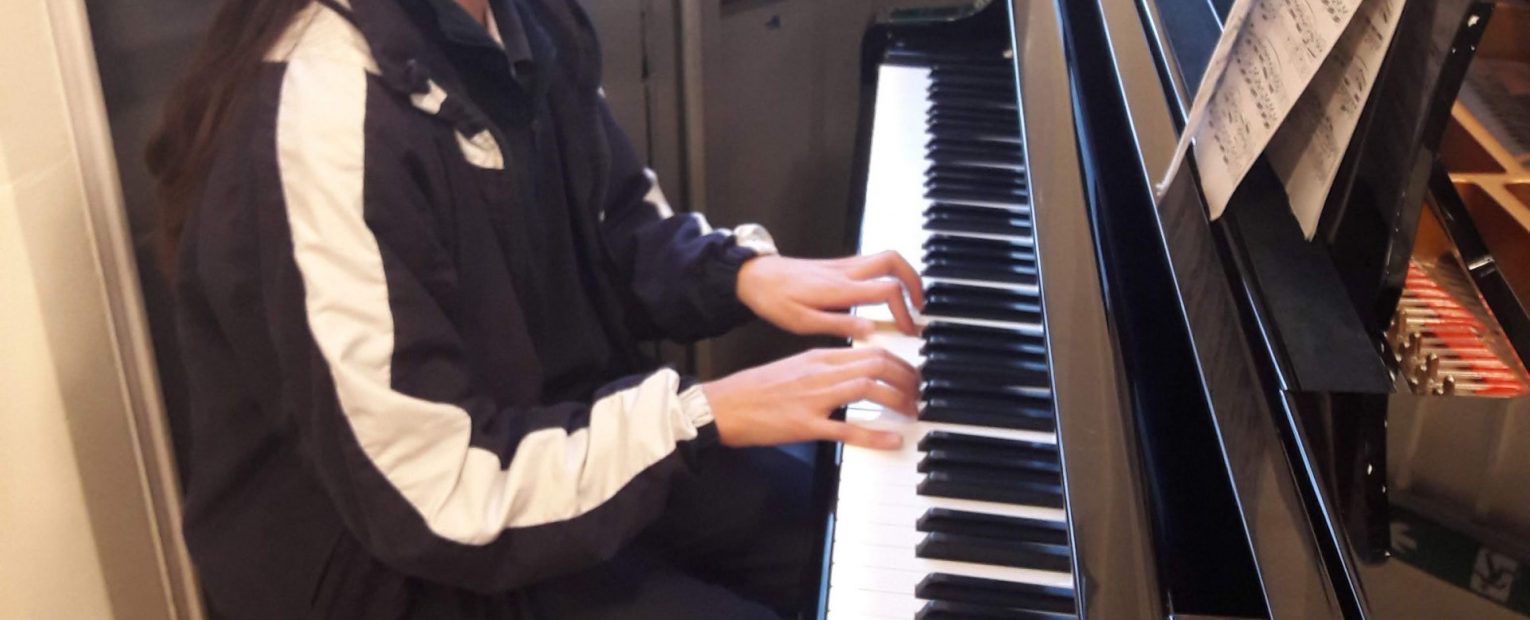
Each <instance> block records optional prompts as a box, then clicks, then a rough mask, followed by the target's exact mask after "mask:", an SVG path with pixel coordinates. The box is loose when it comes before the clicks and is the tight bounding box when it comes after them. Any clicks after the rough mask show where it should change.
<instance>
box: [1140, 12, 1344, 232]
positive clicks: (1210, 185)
mask: <svg viewBox="0 0 1530 620" xmlns="http://www.w3.org/2000/svg"><path fill="white" fill-rule="evenodd" d="M1359 5H1360V0H1249V1H1248V2H1243V1H1240V2H1238V3H1236V4H1235V5H1234V6H1233V11H1232V12H1230V13H1229V16H1228V22H1227V25H1228V27H1227V28H1226V29H1225V30H1224V31H1223V34H1222V40H1220V41H1218V43H1217V46H1218V49H1217V50H1216V52H1214V53H1213V58H1212V63H1211V64H1210V66H1208V69H1207V75H1206V76H1205V77H1206V78H1212V77H1213V76H1215V79H1214V80H1212V81H1211V82H1206V81H1205V79H1203V83H1202V85H1201V88H1200V91H1201V92H1200V93H1198V94H1197V96H1196V104H1195V105H1194V106H1192V108H1191V112H1190V120H1189V123H1187V129H1186V131H1185V136H1184V137H1182V141H1183V140H1185V139H1189V140H1193V147H1191V148H1194V149H1195V158H1196V163H1197V164H1198V165H1199V166H1200V172H1201V184H1202V185H1201V189H1202V191H1203V192H1204V193H1205V195H1206V201H1207V203H1208V204H1207V206H1208V208H1209V209H1210V210H1211V217H1212V219H1216V218H1218V217H1221V215H1222V212H1223V211H1224V210H1226V208H1227V201H1228V199H1229V198H1231V197H1232V193H1233V190H1235V189H1237V187H1238V184H1239V183H1241V182H1242V181H1243V177H1244V175H1246V174H1247V173H1248V170H1249V168H1250V167H1251V166H1253V163H1254V160H1255V159H1256V158H1257V157H1258V156H1259V154H1260V153H1261V152H1263V151H1264V148H1265V146H1266V145H1267V144H1269V142H1270V138H1271V137H1273V136H1274V135H1275V131H1276V130H1277V129H1278V128H1279V127H1280V125H1281V123H1282V122H1284V121H1285V119H1286V116H1287V115H1288V114H1289V113H1290V111H1291V108H1292V107H1293V106H1295V105H1296V102H1297V99H1298V98H1299V97H1300V95H1301V93H1302V91H1303V90H1305V89H1306V87H1307V84H1308V83H1309V82H1311V81H1312V78H1313V76H1314V75H1315V74H1316V73H1317V71H1318V68H1319V67H1320V66H1321V65H1322V62H1323V60H1324V59H1325V58H1327V57H1328V54H1329V52H1331V51H1332V50H1333V47H1334V44H1335V43H1336V42H1337V41H1338V40H1339V37H1340V36H1341V35H1342V34H1343V33H1344V30H1345V27H1346V26H1347V25H1348V24H1349V21H1350V19H1351V18H1352V17H1353V16H1354V14H1355V10H1356V9H1357V8H1358V7H1359ZM1229 39H1231V40H1229ZM1224 48H1225V52H1224ZM1217 53H1222V54H1223V55H1222V57H1220V58H1219V57H1218V56H1217V55H1216V54H1217ZM1208 85H1209V86H1210V89H1209V90H1208ZM1183 148H1185V147H1184V145H1183V144H1182V145H1181V149H1182V150H1183ZM1175 162H1176V163H1174V164H1171V166H1173V167H1171V169H1170V174H1173V171H1174V170H1176V169H1177V167H1178V165H1177V162H1178V156H1176V160H1175ZM1160 189H1161V188H1160Z"/></svg>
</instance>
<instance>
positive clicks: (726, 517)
mask: <svg viewBox="0 0 1530 620" xmlns="http://www.w3.org/2000/svg"><path fill="white" fill-rule="evenodd" d="M699 459H700V461H699V462H698V463H697V467H696V468H695V469H694V471H693V472H689V473H684V474H680V475H679V478H677V479H675V480H674V481H673V484H672V485H671V489H670V496H669V499H668V504H667V505H666V507H665V511H664V514H663V516H662V517H660V519H659V520H658V521H657V522H655V523H654V524H653V525H652V526H650V527H649V528H648V529H647V530H645V531H644V532H643V534H642V535H641V536H639V538H638V539H637V540H636V541H634V543H633V544H631V545H629V546H628V547H627V548H626V549H624V550H623V551H622V552H620V553H618V554H617V556H616V557H615V558H613V559H612V560H610V561H608V562H606V563H604V564H601V565H599V566H596V567H594V568H591V569H588V570H585V571H583V572H579V573H575V574H572V575H567V576H563V577H558V578H554V579H550V580H548V581H544V582H542V583H538V584H534V585H532V586H529V587H527V588H523V589H521V590H519V591H516V592H508V593H504V594H499V595H483V594H478V593H474V592H469V591H467V590H463V589H460V588H454V587H451V586H447V585H443V584H438V583H432V582H427V581H424V580H421V579H417V578H412V577H408V576H406V575H403V574H401V573H399V572H397V571H395V570H393V569H391V568H389V567H387V566H385V565H383V564H382V563H381V562H379V561H377V560H376V559H375V558H373V557H371V555H370V554H368V553H367V552H366V551H364V550H363V549H362V548H361V547H360V545H358V544H356V543H355V541H354V540H353V539H351V538H350V537H343V538H341V539H340V540H339V541H338V542H337V544H336V547H335V549H334V550H333V551H332V552H331V558H330V561H329V567H328V569H326V571H325V575H324V576H323V577H322V579H321V580H322V583H321V584H318V586H316V589H315V592H314V600H313V603H312V607H311V611H310V613H309V617H310V618H317V619H323V620H342V619H349V618H356V619H364V620H378V619H383V618H407V619H410V620H414V619H429V620H453V619H463V620H478V619H483V620H564V619H575V620H577V619H582V618H621V619H623V620H628V619H631V620H645V619H649V618H654V619H657V618H663V619H665V620H686V619H689V618H698V619H699V618H706V619H712V618H718V619H728V620H732V619H744V620H749V619H755V618H779V617H781V616H794V615H796V613H797V612H798V611H799V610H801V609H802V608H803V607H804V605H805V604H806V603H807V601H805V600H804V599H805V598H807V597H808V595H809V594H810V593H811V592H810V588H808V587H805V584H807V583H808V582H809V579H810V578H811V579H814V580H816V578H817V570H816V568H815V567H813V566H811V565H812V560H813V558H814V557H815V549H816V548H817V545H818V541H817V540H816V537H815V533H816V531H817V529H818V528H817V525H818V521H819V519H821V518H822V517H821V516H814V515H813V514H811V513H812V512H813V511H812V508H811V506H810V497H811V488H812V479H811V469H810V468H809V467H808V466H807V465H806V464H805V463H804V462H803V461H801V460H799V459H797V458H794V457H792V456H790V455H788V454H786V453H785V452H782V451H780V450H774V449H753V450H731V449H726V448H715V449H712V450H707V451H706V452H705V454H703V455H702V456H700V457H699ZM210 611H211V613H212V617H214V618H223V617H248V614H246V613H244V612H245V611H247V610H241V609H238V608H229V609H218V608H213V609H211V610H210Z"/></svg>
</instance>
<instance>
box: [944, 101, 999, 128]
mask: <svg viewBox="0 0 1530 620" xmlns="http://www.w3.org/2000/svg"><path fill="white" fill-rule="evenodd" d="M940 121H964V122H973V123H993V124H995V125H1011V124H1015V123H1018V122H1019V116H1018V115H1017V114H1016V112H1015V111H1014V110H1002V109H992V108H975V107H970V106H959V105H955V104H943V103H939V102H932V103H931V104H930V109H929V112H927V113H925V124H926V125H928V124H932V123H937V122H940Z"/></svg>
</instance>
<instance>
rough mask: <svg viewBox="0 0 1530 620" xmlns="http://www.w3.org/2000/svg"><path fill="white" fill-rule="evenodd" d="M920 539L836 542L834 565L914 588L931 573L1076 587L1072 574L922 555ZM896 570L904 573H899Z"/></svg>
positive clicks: (1058, 586)
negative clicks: (883, 574) (881, 574)
mask: <svg viewBox="0 0 1530 620" xmlns="http://www.w3.org/2000/svg"><path fill="white" fill-rule="evenodd" d="M920 538H921V539H922V538H923V537H922V536H921V537H920ZM917 540H918V539H916V541H915V543H914V544H913V545H909V546H908V547H900V546H892V545H879V544H866V543H860V542H854V541H847V542H844V543H840V542H837V541H836V542H835V544H834V557H833V558H832V566H834V567H850V566H855V567H860V568H866V569H877V570H884V571H888V573H890V574H889V575H888V576H889V577H890V578H892V579H895V580H908V581H910V582H911V584H910V586H909V587H910V588H912V586H913V584H918V583H919V580H921V579H923V578H924V577H925V576H926V575H930V574H932V573H945V574H947V575H958V576H962V577H976V578H979V579H993V580H996V581H1006V582H1009V583H1029V584H1035V585H1039V586H1051V587H1055V588H1069V589H1071V588H1072V587H1073V575H1071V574H1069V573H1062V572H1057V571H1049V570H1036V569H1034V568H1019V567H1014V566H994V565H989V564H974V563H971V562H953V561H950V560H930V559H925V558H921V557H918V556H916V555H914V545H917V544H918V542H917ZM897 573H903V574H901V575H899V574H897ZM831 582H832V576H831ZM902 587H903V586H902V585H898V586H895V588H896V589H898V590H900V591H901V590H902Z"/></svg>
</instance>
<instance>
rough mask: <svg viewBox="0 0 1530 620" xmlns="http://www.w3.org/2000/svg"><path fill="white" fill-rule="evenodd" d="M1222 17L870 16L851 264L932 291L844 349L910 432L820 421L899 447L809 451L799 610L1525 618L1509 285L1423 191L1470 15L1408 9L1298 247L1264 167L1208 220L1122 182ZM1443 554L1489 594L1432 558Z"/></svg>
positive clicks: (1105, 10)
mask: <svg viewBox="0 0 1530 620" xmlns="http://www.w3.org/2000/svg"><path fill="white" fill-rule="evenodd" d="M1227 4H1228V3H1226V2H1221V1H1219V0H1214V1H1213V2H1210V3H1208V2H1205V1H1204V0H1099V1H1098V2H1064V1H1061V0H1029V1H1026V0H1013V1H1006V0H995V1H993V2H984V1H979V2H974V3H971V4H968V5H961V6H958V7H956V8H948V9H930V10H918V11H903V12H893V13H890V14H888V15H886V16H884V17H883V18H882V19H881V20H879V21H878V22H877V23H876V24H875V25H874V26H873V27H872V28H871V30H869V31H868V33H867V35H866V39H865V44H864V46H863V63H864V67H863V69H864V70H863V75H862V82H863V91H864V92H863V102H862V122H861V126H860V136H859V140H860V142H859V144H858V156H857V161H856V174H857V177H858V182H857V187H855V188H854V190H855V192H854V193H855V196H854V200H853V203H852V205H851V207H852V208H851V211H852V225H851V226H850V229H851V230H854V231H856V233H857V234H856V236H855V238H854V239H852V240H851V247H850V249H851V250H854V251H859V252H862V253H870V252H878V251H884V250H896V251H899V252H900V253H902V254H903V255H904V256H905V257H908V258H909V259H910V260H911V261H913V262H916V263H917V266H918V268H919V269H920V271H921V274H922V275H923V279H924V286H925V293H926V298H927V300H928V303H927V307H926V309H925V312H924V313H923V316H922V317H921V319H920V320H921V323H922V324H923V325H924V326H925V331H924V333H923V334H922V335H921V336H920V337H917V338H915V337H908V336H903V335H899V334H897V333H896V332H895V331H893V330H891V329H889V330H885V331H881V332H878V333H877V334H875V335H873V336H872V337H870V338H869V339H867V340H865V341H857V342H855V343H853V346H880V347H885V348H887V349H889V350H891V351H893V352H895V353H897V354H899V355H901V356H903V357H904V358H905V359H907V360H909V361H910V362H912V363H914V364H916V365H918V366H920V367H921V370H922V372H923V374H924V379H925V384H924V386H923V394H922V395H923V406H922V416H921V418H920V419H919V420H909V419H904V418H902V417H901V416H898V415H897V414H893V413H887V412H884V411H881V410H880V409H879V408H877V407H875V406H873V405H870V404H865V403H862V404H856V405H852V406H851V407H849V408H848V409H847V410H846V412H845V416H846V418H847V419H849V420H851V421H852V422H855V423H857V424H864V425H872V426H877V427H881V428H888V429H893V430H897V431H899V432H902V433H903V434H904V438H905V442H904V447H903V448H902V450H900V451H898V452H893V453H883V452H874V451H868V450H860V449H856V448H852V447H843V448H838V447H828V446H826V447H825V450H826V452H825V453H824V454H823V457H824V459H823V460H820V463H824V462H827V463H830V464H832V465H833V466H832V467H821V468H820V470H821V471H825V473H826V476H825V478H824V487H823V489H824V492H823V494H822V499H823V501H824V503H825V506H826V509H827V510H828V512H829V515H830V518H828V519H827V520H826V523H825V537H824V546H823V551H824V570H823V574H822V576H821V577H822V583H821V591H820V602H819V606H818V609H817V610H816V612H817V614H818V616H819V617H828V618H925V619H937V618H1054V617H1088V618H1110V619H1115V618H1152V617H1159V618H1162V617H1168V616H1174V617H1185V616H1192V615H1204V616H1215V617H1234V618H1255V617H1275V618H1339V617H1351V618H1364V617H1442V616H1444V617H1482V616H1484V615H1492V614H1499V615H1503V616H1505V617H1513V616H1514V614H1516V613H1527V614H1530V578H1527V579H1526V580H1523V581H1517V580H1516V579H1517V577H1516V575H1517V573H1516V572H1515V571H1516V570H1518V569H1517V568H1514V567H1517V566H1519V564H1518V562H1519V561H1521V560H1523V561H1524V565H1525V566H1526V567H1527V569H1526V570H1527V571H1530V554H1527V553H1526V551H1527V550H1530V544H1526V543H1530V502H1526V501H1518V500H1515V499H1513V498H1512V497H1511V496H1509V495H1507V494H1508V493H1511V491H1505V490H1504V489H1522V488H1524V485H1525V484H1530V450H1521V451H1518V452H1522V453H1524V454H1526V456H1525V457H1523V458H1521V457H1518V456H1515V454H1517V452H1516V451H1515V450H1514V449H1513V448H1514V447H1516V446H1519V445H1521V444H1519V443H1514V442H1518V441H1520V439H1519V436H1520V435H1526V438H1525V439H1524V442H1525V443H1527V444H1530V425H1526V424H1525V422H1524V421H1523V420H1522V418H1523V416H1524V415H1530V396H1527V395H1526V394H1527V393H1530V382H1527V378H1526V375H1525V371H1524V365H1523V359H1524V358H1525V355H1526V349H1527V348H1530V345H1527V344H1526V343H1525V339H1526V338H1527V337H1530V333H1527V332H1530V318H1527V316H1530V315H1527V314H1526V313H1525V307H1524V304H1523V303H1521V301H1520V300H1521V299H1524V297H1523V295H1524V294H1525V292H1524V291H1518V292H1516V291H1515V290H1514V289H1513V288H1512V286H1510V285H1509V284H1508V283H1507V282H1506V281H1505V280H1504V279H1503V277H1502V275H1501V274H1499V273H1498V270H1497V269H1496V268H1494V261H1493V254H1492V253H1491V252H1489V251H1488V249H1487V246H1486V245H1484V243H1483V241H1482V239H1481V235H1479V234H1478V231H1477V229H1476V228H1475V227H1474V225H1473V223H1472V214H1469V213H1468V210H1467V208H1466V207H1464V206H1463V205H1462V202H1461V197H1460V196H1457V195H1455V188H1454V186H1452V185H1451V183H1450V181H1449V180H1448V179H1447V178H1446V177H1445V176H1444V173H1443V172H1433V173H1432V174H1431V170H1432V168H1433V166H1434V163H1435V159H1436V153H1437V151H1438V150H1439V144H1440V137H1441V133H1442V131H1443V126H1444V125H1443V120H1442V119H1443V118H1444V116H1445V115H1447V114H1448V112H1449V102H1450V101H1451V99H1453V97H1454V93H1455V91H1456V90H1457V89H1459V87H1460V84H1461V80H1462V74H1463V72H1464V68H1465V66H1466V63H1467V62H1469V60H1470V58H1471V52H1472V51H1473V50H1474V49H1475V46H1476V39H1477V38H1479V37H1481V36H1482V27H1481V24H1482V23H1484V22H1483V20H1484V18H1485V17H1486V16H1487V15H1488V14H1489V13H1490V12H1491V10H1490V9H1491V7H1489V6H1487V5H1485V4H1483V3H1480V2H1475V1H1473V0H1439V1H1438V2H1423V1H1422V0H1409V2H1408V4H1407V8H1406V10H1405V13H1404V15H1403V17H1402V24H1401V25H1400V26H1399V33H1400V34H1399V37H1398V39H1399V40H1403V41H1408V42H1410V44H1411V45H1412V46H1413V47H1404V48H1401V49H1393V50H1392V51H1390V52H1389V54H1388V61H1387V63H1386V64H1385V65H1384V66H1383V68H1382V71H1381V75H1380V77H1379V78H1378V82H1377V88H1376V94H1375V95H1373V97H1372V100H1371V101H1370V102H1368V103H1367V107H1366V112H1365V114H1364V116H1363V117H1362V121H1361V127H1360V130H1358V131H1357V132H1356V137H1355V139H1354V141H1353V142H1352V144H1351V145H1350V148H1349V149H1348V151H1347V152H1346V155H1345V164H1344V165H1343V166H1342V167H1341V169H1340V173H1339V177H1340V178H1339V181H1338V182H1337V183H1336V184H1335V187H1336V189H1335V190H1334V192H1333V194H1332V195H1331V196H1330V201H1337V202H1336V203H1332V202H1331V204H1330V207H1332V206H1333V204H1338V205H1339V207H1338V208H1330V209H1326V210H1325V216H1324V221H1323V222H1322V223H1321V224H1320V225H1319V233H1318V236H1317V239H1316V240H1315V241H1313V242H1311V243H1309V242H1307V241H1305V240H1304V239H1303V236H1302V235H1301V232H1300V229H1299V228H1298V226H1297V224H1296V222H1295V220H1294V218H1292V216H1291V215H1290V213H1289V208H1288V206H1287V204H1286V201H1285V195H1284V191H1283V189H1282V188H1281V186H1280V184H1279V181H1278V180H1277V179H1276V178H1275V176H1274V174H1273V172H1272V170H1271V169H1270V167H1269V166H1268V164H1266V163H1263V162H1262V161H1261V162H1260V163H1258V164H1256V165H1255V168H1254V170H1253V172H1251V173H1250V175H1249V177H1248V179H1247V180H1246V181H1245V183H1244V184H1243V185H1242V186H1241V187H1240V189H1239V191H1238V193H1237V194H1235V195H1234V196H1233V199H1232V201H1231V203H1230V206H1229V209H1228V214H1227V216H1226V217H1225V218H1223V219H1222V220H1220V221H1218V222H1210V221H1209V220H1208V219H1207V216H1206V208H1205V202H1204V199H1203V197H1202V196H1201V195H1200V192H1199V191H1198V189H1197V187H1196V185H1195V174H1194V170H1193V169H1191V171H1190V173H1188V174H1181V175H1179V176H1178V181H1177V182H1176V183H1175V184H1174V186H1172V187H1170V188H1169V190H1168V191H1167V192H1166V194H1165V195H1164V196H1163V197H1162V198H1161V199H1159V200H1155V199H1154V197H1153V193H1152V191H1151V189H1150V185H1149V182H1148V179H1149V178H1156V176H1157V175H1159V174H1160V173H1161V172H1162V169H1161V168H1162V167H1163V166H1164V165H1165V162H1166V160H1167V157H1168V154H1169V152H1170V151H1172V148H1173V144H1174V141H1175V139H1176V138H1177V132H1178V128H1179V127H1181V126H1182V124H1183V118H1184V114H1185V112H1186V110H1185V109H1184V108H1185V106H1187V105H1188V102H1189V100H1190V98H1191V97H1192V96H1193V94H1194V92H1195V89H1196V87H1197V86H1198V85H1197V84H1196V83H1195V82H1196V81H1197V79H1196V73H1195V72H1192V71H1190V70H1189V69H1184V68H1186V67H1196V66H1203V65H1204V62H1205V54H1207V53H1209V50H1210V48H1211V46H1212V45H1214V43H1215V40H1216V36H1217V34H1218V31H1219V24H1220V19H1221V18H1222V17H1224V16H1225V12H1226V10H1227V8H1228V7H1227ZM1441 179H1444V180H1443V181H1442V180H1441ZM1330 213H1331V215H1330ZM1421 221H1422V222H1423V225H1422V226H1420V222H1421ZM1420 228H1422V229H1423V230H1424V231H1425V232H1424V233H1419V234H1420V235H1421V236H1419V237H1418V238H1417V239H1415V231H1417V230H1419V229H1420ZM1431 235H1432V236H1431ZM857 312H858V313H860V314H862V315H863V316H868V317H871V318H874V319H878V320H889V319H890V317H889V316H886V314H885V313H886V310H885V309H876V308H862V309H857ZM1516 414H1518V415H1516ZM1518 428H1525V429H1527V430H1526V431H1525V432H1524V433H1520V432H1518V431H1517V430H1516V429H1518ZM1495 433H1496V435H1495ZM1495 438H1496V439H1497V441H1498V444H1495V445H1492V446H1487V447H1482V445H1481V443H1482V442H1487V443H1491V442H1492V441H1493V440H1494V439H1495ZM1473 442H1477V443H1473ZM1474 446H1475V447H1474ZM1442 472H1448V473H1442ZM1522 504H1523V509H1521V505H1522ZM1515 523H1518V524H1520V526H1515V525H1514V524H1515ZM1399 528H1401V529H1399ZM1494 528H1497V529H1496V531H1497V532H1500V533H1501V534H1502V535H1495V534H1492V533H1488V532H1491V531H1494ZM1398 532H1401V534H1398ZM1441 532H1444V534H1441ZM1452 537H1454V538H1452ZM1447 539H1449V540H1458V539H1466V540H1477V541H1479V542H1480V545H1481V549H1482V550H1483V551H1481V552H1480V553H1477V552H1475V551H1474V552H1473V553H1477V555H1475V556H1472V558H1474V559H1473V562H1477V561H1478V559H1480V558H1486V559H1485V560H1481V561H1482V562H1487V563H1486V564H1482V565H1481V566H1477V565H1475V564H1473V565H1472V566H1470V567H1469V568H1471V569H1473V570H1477V569H1480V570H1479V572H1480V573H1481V574H1476V573H1471V571H1469V570H1468V571H1467V572H1465V573H1462V574H1463V575H1466V577H1464V578H1463V579H1459V580H1456V579H1453V578H1451V577H1449V576H1444V575H1440V574H1439V573H1438V572H1437V571H1434V570H1433V569H1431V566H1435V565H1442V566H1443V565H1446V564H1448V565H1449V566H1451V567H1453V568H1451V570H1458V569H1459V568H1460V567H1459V566H1458V564H1459V563H1454V564H1452V563H1441V562H1437V561H1436V560H1438V558H1439V557H1442V556H1440V555H1438V553H1433V552H1429V551H1428V549H1427V548H1431V547H1430V545H1432V544H1435V542H1437V541H1440V540H1447ZM1489 543H1491V544H1489ZM1394 550H1395V551H1394ZM1483 554H1487V555H1483ZM1457 555H1460V554H1459V553H1458V554H1457ZM1479 556H1480V558H1479ZM1451 557H1454V556H1451ZM1479 563H1480V562H1479ZM1468 564H1471V562H1468ZM1483 567H1486V568H1483ZM1474 584H1475V585H1474ZM1516 601H1523V602H1526V606H1525V607H1516V606H1515V605H1516V603H1515V602H1516Z"/></svg>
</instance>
